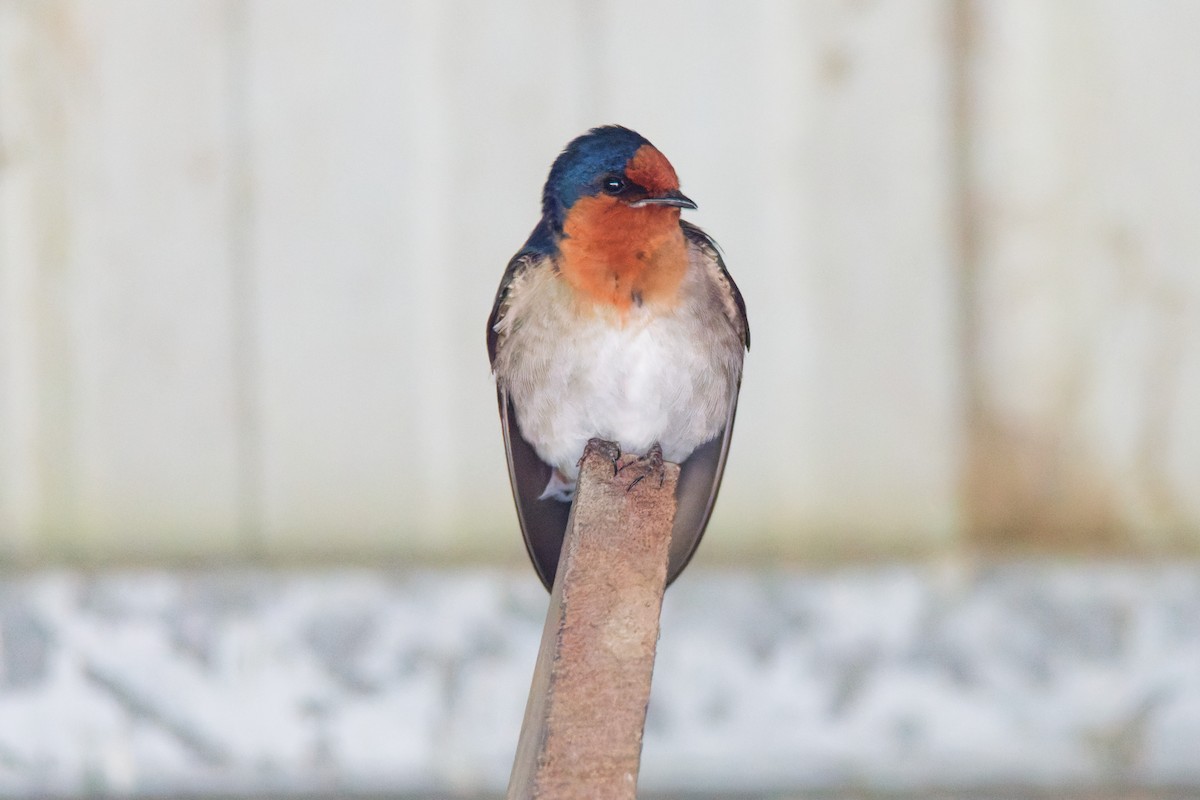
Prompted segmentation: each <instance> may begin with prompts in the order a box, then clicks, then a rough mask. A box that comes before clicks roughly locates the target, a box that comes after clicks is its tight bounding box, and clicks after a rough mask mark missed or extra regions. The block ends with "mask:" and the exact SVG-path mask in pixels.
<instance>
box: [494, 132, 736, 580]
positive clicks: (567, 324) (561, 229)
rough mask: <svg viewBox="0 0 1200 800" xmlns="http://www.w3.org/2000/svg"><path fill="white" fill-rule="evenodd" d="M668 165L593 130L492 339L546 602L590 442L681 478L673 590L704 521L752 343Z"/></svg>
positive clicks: (505, 289)
mask: <svg viewBox="0 0 1200 800" xmlns="http://www.w3.org/2000/svg"><path fill="white" fill-rule="evenodd" d="M684 208H696V204H695V203H693V202H692V201H691V200H690V199H688V198H687V197H686V196H685V195H684V194H683V193H682V192H680V191H679V178H678V177H677V176H676V174H675V169H674V168H673V167H672V166H671V164H670V162H669V161H667V159H666V157H665V156H663V154H662V153H661V152H659V151H658V149H657V148H655V147H654V145H652V144H650V142H648V141H647V140H646V139H645V138H643V137H642V136H640V135H639V134H637V133H635V132H633V131H631V130H629V129H628V128H622V127H618V126H608V127H602V128H594V129H593V130H590V131H588V132H587V133H585V134H584V135H582V136H580V137H579V138H577V139H575V140H574V141H572V142H571V143H570V144H568V145H567V147H566V149H565V150H563V152H562V154H561V155H560V156H559V157H558V158H557V159H556V160H555V162H554V165H553V166H552V167H551V168H550V176H549V177H548V178H547V179H546V186H545V189H544V191H543V194H542V219H541V221H540V222H539V223H538V224H537V227H535V228H534V229H533V233H532V234H531V235H530V237H529V240H528V241H527V242H525V246H524V247H522V248H521V249H520V251H519V252H518V253H517V254H516V255H515V256H513V258H512V260H511V261H509V263H508V268H507V269H506V270H505V271H504V277H503V279H502V280H501V281H500V289H499V291H498V292H497V293H496V302H495V305H494V306H493V307H492V315H491V317H490V318H489V319H488V325H487V345H488V355H489V356H490V358H491V363H492V371H493V372H494V373H495V376H496V391H497V394H498V397H499V401H500V421H501V426H502V428H503V431H504V446H505V448H506V450H507V451H508V472H509V479H510V480H511V482H512V489H513V498H514V499H515V500H516V505H517V516H518V518H519V519H520V523H521V531H522V533H523V534H524V536H525V546H526V548H527V549H528V551H529V556H530V559H532V561H533V565H534V567H535V568H536V569H537V573H538V576H539V577H540V578H541V579H542V582H543V583H544V584H545V585H546V588H550V587H551V586H553V583H554V573H555V571H556V570H557V568H558V558H559V551H560V550H561V549H562V542H563V536H564V534H565V532H566V525H567V516H568V513H569V511H570V500H571V498H572V496H573V494H574V491H575V481H576V480H577V479H578V477H579V466H578V464H579V461H580V457H581V456H582V454H583V451H584V448H585V446H587V444H588V442H589V440H592V439H602V440H605V441H610V442H614V443H616V444H617V445H618V446H619V447H620V449H621V451H624V452H626V453H633V454H637V455H639V456H643V457H644V458H645V459H647V460H649V461H651V462H653V461H656V460H657V462H658V463H659V464H661V461H662V459H666V460H667V461H672V462H675V463H678V464H679V465H680V467H681V469H680V477H679V485H678V488H677V490H676V492H677V495H676V496H677V500H678V510H677V512H676V517H675V526H674V529H673V531H672V539H671V547H670V564H669V567H668V571H667V581H668V582H670V581H672V580H674V579H675V577H676V576H678V575H679V573H680V572H681V571H682V570H683V568H684V566H686V564H687V562H688V560H689V559H690V558H691V556H692V553H693V552H694V551H695V549H696V546H697V545H698V544H699V542H700V537H701V536H702V535H703V534H704V528H705V526H706V525H707V524H708V518H709V516H710V515H711V513H712V508H713V503H714V502H715V501H716V497H717V489H718V487H719V486H720V484H721V474H722V472H723V471H724V468H725V457H726V455H727V454H728V452H729V438H730V435H731V434H732V433H733V419H734V414H735V412H736V410H737V398H738V390H739V388H740V386H741V379H742V358H743V356H744V354H745V352H746V350H748V349H749V347H750V329H749V326H748V324H747V322H746V307H745V304H744V303H743V301H742V296H741V293H740V292H739V291H738V288H737V286H736V285H735V284H734V282H733V279H732V278H730V277H729V273H728V272H727V271H726V269H725V264H724V262H723V261H722V259H721V255H720V253H719V252H718V250H717V246H716V243H715V242H714V241H713V240H712V239H710V238H709V237H708V235H707V234H705V233H704V232H703V231H702V230H700V229H699V228H697V227H696V226H695V225H692V224H690V223H687V222H684V221H683V220H681V219H680V210H681V209H684Z"/></svg>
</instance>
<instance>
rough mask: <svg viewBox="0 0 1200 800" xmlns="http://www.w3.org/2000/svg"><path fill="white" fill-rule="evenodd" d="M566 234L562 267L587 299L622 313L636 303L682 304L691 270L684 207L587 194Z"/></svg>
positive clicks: (561, 245) (569, 217)
mask: <svg viewBox="0 0 1200 800" xmlns="http://www.w3.org/2000/svg"><path fill="white" fill-rule="evenodd" d="M563 234H564V236H563V238H562V240H561V241H560V242H559V252H560V254H561V255H560V258H559V271H560V272H561V274H562V276H563V277H564V278H565V279H566V281H567V282H568V283H569V284H570V285H571V287H572V288H573V289H574V290H575V291H576V293H577V294H578V295H579V297H580V299H581V300H586V301H590V302H591V303H593V304H595V305H596V306H600V307H606V306H607V307H611V308H614V309H616V310H617V311H618V312H620V313H621V314H622V315H624V314H625V313H627V312H628V311H629V310H630V308H632V307H634V306H642V305H652V306H661V307H667V308H669V307H672V306H674V305H675V304H676V303H677V302H678V298H679V287H680V284H682V283H683V276H684V274H685V273H686V272H687V242H686V241H685V239H684V237H683V230H682V229H681V228H680V227H679V209H678V208H672V207H670V206H643V207H642V208H630V207H629V206H627V205H625V204H624V203H622V202H620V201H618V200H617V199H615V198H613V197H608V196H606V195H596V196H593V197H583V198H580V199H579V200H578V201H576V203H575V205H574V206H572V207H571V211H570V213H569V214H568V215H567V219H566V221H565V222H564V224H563Z"/></svg>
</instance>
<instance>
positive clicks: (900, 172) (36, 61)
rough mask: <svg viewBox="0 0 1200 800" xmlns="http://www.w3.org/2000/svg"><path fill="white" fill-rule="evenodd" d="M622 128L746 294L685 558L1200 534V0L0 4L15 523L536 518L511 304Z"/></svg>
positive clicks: (83, 547)
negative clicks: (515, 476) (517, 439)
mask: <svg viewBox="0 0 1200 800" xmlns="http://www.w3.org/2000/svg"><path fill="white" fill-rule="evenodd" d="M605 122H621V123H623V124H627V125H629V126H631V127H634V128H636V129H638V130H639V131H641V132H642V133H643V134H645V135H646V136H648V137H649V138H650V139H651V140H653V141H654V142H655V143H656V144H657V145H659V147H660V148H661V149H663V150H664V151H665V152H666V153H667V154H668V156H669V157H670V158H671V159H672V161H673V163H674V164H675V166H676V168H677V169H678V171H679V173H680V175H681V176H682V178H683V183H684V188H685V190H686V191H687V192H688V194H689V195H691V196H692V197H694V198H695V199H696V200H697V201H698V202H699V203H700V206H701V210H700V211H699V212H697V213H695V214H693V215H692V218H693V219H694V220H695V221H696V222H698V223H700V224H701V225H703V226H705V227H706V228H707V229H708V230H709V231H710V232H711V233H713V234H714V236H715V237H716V238H717V239H718V240H719V241H720V242H721V243H722V245H723V246H724V249H725V251H726V254H727V259H728V262H729V265H730V268H731V271H732V272H733V274H734V276H735V278H736V279H737V280H738V282H739V284H740V285H741V287H742V290H743V293H744V294H745V296H746V301H747V304H748V306H749V311H750V319H751V326H752V329H753V331H754V349H753V351H752V352H751V353H750V356H749V359H748V362H747V372H746V378H745V384H744V390H743V400H742V404H741V408H740V417H739V420H738V431H737V435H736V436H735V441H734V447H733V454H732V457H731V460H730V464H729V469H728V474H727V479H726V482H725V487H724V491H723V496H722V501H721V503H720V504H719V505H718V510H717V516H716V518H715V520H714V525H713V530H712V532H711V534H710V537H709V541H708V543H707V544H706V547H705V548H704V549H703V550H702V557H703V558H721V557H725V558H731V557H732V558H741V557H772V556H775V555H779V554H783V555H787V554H801V553H804V554H812V553H823V552H824V553H832V554H856V553H862V552H876V553H878V552H892V553H894V552H907V551H915V552H930V551H938V550H942V549H945V548H948V547H957V546H960V545H962V544H982V545H987V546H993V545H999V546H1003V547H1013V546H1024V545H1030V544H1040V543H1047V544H1048V546H1050V547H1052V548H1054V549H1060V550H1061V549H1066V550H1072V549H1077V548H1078V547H1080V546H1088V547H1090V546H1092V545H1097V544H1098V545H1101V546H1103V547H1110V548H1118V549H1127V548H1132V549H1135V550H1139V551H1141V552H1159V551H1162V550H1174V549H1187V548H1192V549H1193V550H1194V549H1195V547H1196V545H1197V543H1200V492H1198V491H1197V489H1198V488H1200V411H1198V409H1200V268H1198V267H1200V158H1198V157H1197V152H1198V151H1197V145H1196V143H1197V142H1198V141H1200V4H1195V3H1192V2H1189V0H1177V2H1166V1H1165V0H1160V1H1158V2H1152V3H1139V4H1132V3H1119V2H1103V3H1101V2H1094V3H1084V2H1069V3H1068V2H1063V3H1054V4H1046V3H1039V2H1034V1H1033V0H1028V1H1026V0H1022V1H1021V2H1003V3H1001V2H990V3H988V2H978V3H955V4H952V3H946V2H933V1H932V0H930V1H928V2H900V0H878V1H877V2H859V3H844V2H820V3H816V2H813V3H793V2H789V1H788V0H775V1H773V2H769V1H767V0H762V1H760V2H750V3H738V4H733V3H720V2H708V3H684V2H670V3H652V4H651V3H641V2H606V3H582V2H580V3H560V2H552V0H546V1H545V2H527V3H521V4H506V3H499V2H496V3H479V4H475V3H439V2H424V3H417V2H411V3H410V2H388V1H386V0H380V2H349V3H338V4H330V3H319V2H309V1H301V0H286V2H285V0H277V2H268V1H267V0H246V2H237V1H236V0H228V1H226V2H220V1H218V0H172V2H158V0H136V1H135V0H104V2H84V1H83V0H79V1H78V2H68V1H66V0H64V1H63V2H49V1H47V2H18V0H0V560H2V561H7V562H9V563H13V562H17V563H23V562H30V561H33V562H36V561H46V560H59V559H68V560H86V561H96V560H104V561H108V560H129V559H133V560H149V561H164V560H165V561H172V560H178V559H190V558H193V557H203V558H210V557H216V558H235V559H242V558H256V559H257V558H263V559H267V560H272V561H274V560H280V559H282V560H288V561H302V560H305V559H310V558H311V559H320V558H325V557H333V558H336V559H339V560H343V561H345V560H365V561H374V560H378V559H381V558H382V559H406V558H408V557H410V556H420V557H423V558H431V557H432V558H455V557H460V556H463V555H465V554H469V555H470V556H472V557H476V558H496V557H503V558H511V559H517V558H520V557H521V555H520V552H521V549H520V544H519V537H518V535H517V533H516V523H515V518H514V516H513V512H512V510H511V507H510V506H511V503H510V499H509V495H508V488H507V479H506V476H505V472H504V460H503V448H502V445H501V442H500V436H499V429H498V422H497V419H496V413H495V409H494V398H493V392H492V388H491V385H490V383H489V377H488V367H487V360H486V356H485V352H484V346H483V333H484V330H483V328H484V320H485V318H486V315H487V312H488V310H489V308H490V303H491V299H492V294H493V292H494V291H495V288H496V284H497V282H498V280H499V276H500V273H501V271H502V270H503V267H504V264H505V262H506V260H507V258H508V257H509V256H510V255H511V253H512V252H513V251H514V250H515V249H516V248H517V247H518V246H519V245H520V243H521V242H522V241H523V239H524V237H525V235H526V234H527V233H528V231H529V229H530V228H531V227H532V225H533V224H534V222H535V219H536V214H537V207H538V192H539V190H540V186H541V182H542V180H543V178H544V176H545V172H546V170H547V168H548V166H549V164H550V161H551V160H552V159H553V157H554V156H555V155H556V153H557V150H558V148H560V147H561V146H562V144H564V143H565V142H566V141H567V140H568V139H569V138H571V137H572V136H574V135H575V134H577V133H579V132H581V131H582V130H584V129H586V128H587V127H589V126H591V125H594V124H599V123H605Z"/></svg>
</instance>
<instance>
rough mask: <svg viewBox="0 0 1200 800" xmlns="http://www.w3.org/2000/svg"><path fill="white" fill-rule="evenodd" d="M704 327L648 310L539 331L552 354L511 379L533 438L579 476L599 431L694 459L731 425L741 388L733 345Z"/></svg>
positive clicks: (627, 446) (625, 443)
mask: <svg viewBox="0 0 1200 800" xmlns="http://www.w3.org/2000/svg"><path fill="white" fill-rule="evenodd" d="M704 327H705V326H704V324H703V321H702V320H698V319H694V318H688V317H686V316H684V317H680V316H675V315H670V316H653V317H651V316H650V315H646V316H645V317H644V318H642V319H636V318H635V319H631V320H630V321H628V322H627V323H626V324H625V325H623V326H620V327H617V326H614V325H613V324H612V323H611V321H606V320H602V319H599V318H593V319H591V320H588V321H587V322H585V323H583V324H579V320H576V325H575V326H574V327H573V328H570V329H567V330H559V331H558V332H557V335H547V336H536V339H537V346H539V347H545V348H546V350H545V351H542V353H541V354H542V355H544V356H546V358H545V359H544V360H543V359H541V358H539V359H537V360H536V361H537V362H538V363H536V365H534V368H533V369H532V370H531V371H528V372H525V371H522V372H524V373H525V374H526V375H529V376H530V377H532V378H533V379H531V380H518V381H515V382H512V383H511V384H510V386H509V391H510V395H511V397H512V401H513V405H514V407H515V409H516V412H517V419H518V422H519V423H520V425H521V430H522V432H523V434H524V435H525V438H526V439H528V440H529V442H530V444H532V445H533V446H534V448H535V449H536V450H537V451H538V454H539V455H540V456H541V457H542V458H543V459H544V460H546V462H547V463H550V464H553V465H554V466H556V467H558V469H559V470H560V471H561V472H563V474H564V475H566V476H567V477H571V478H574V477H575V476H576V475H577V473H578V469H577V467H576V462H577V461H578V460H579V457H580V455H581V453H582V452H583V447H584V445H585V444H586V443H587V440H588V439H590V438H592V437H600V438H603V439H608V440H610V441H615V442H617V443H618V444H620V446H621V449H622V451H624V452H630V453H638V454H642V453H645V452H646V451H647V450H648V449H649V448H650V446H651V445H653V444H654V443H655V442H658V443H659V444H660V445H661V446H662V448H663V455H664V457H665V458H666V459H667V460H668V461H675V462H680V461H682V460H684V459H685V458H687V457H688V456H689V455H691V453H692V451H693V450H695V449H696V448H697V447H698V446H700V445H701V444H703V443H705V442H707V441H709V440H710V439H712V438H714V437H715V436H716V435H717V434H718V433H719V432H720V431H721V429H722V428H723V427H724V425H725V421H726V417H727V415H728V412H729V405H730V403H731V401H732V399H733V394H734V392H736V376H735V375H732V374H731V372H730V365H729V364H728V361H729V359H728V356H727V354H726V348H723V347H719V346H718V343H717V341H715V339H714V337H713V336H712V335H711V333H709V335H705V333H706V331H705V330H704ZM525 333H534V332H533V331H525ZM535 352H536V351H535ZM739 355H740V353H739Z"/></svg>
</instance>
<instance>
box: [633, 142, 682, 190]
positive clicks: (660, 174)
mask: <svg viewBox="0 0 1200 800" xmlns="http://www.w3.org/2000/svg"><path fill="white" fill-rule="evenodd" d="M625 175H626V176H627V177H628V178H629V180H631V181H633V182H634V183H636V184H637V185H638V186H642V187H645V188H646V189H647V190H649V191H650V192H667V191H671V190H674V189H678V188H679V176H677V175H676V174H675V168H674V167H672V166H671V162H670V161H667V157H666V156H664V155H663V154H662V153H660V152H658V148H656V147H655V146H654V145H652V144H644V145H642V146H641V147H639V148H638V149H637V152H636V153H634V154H633V158H631V159H629V163H628V164H626V165H625Z"/></svg>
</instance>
